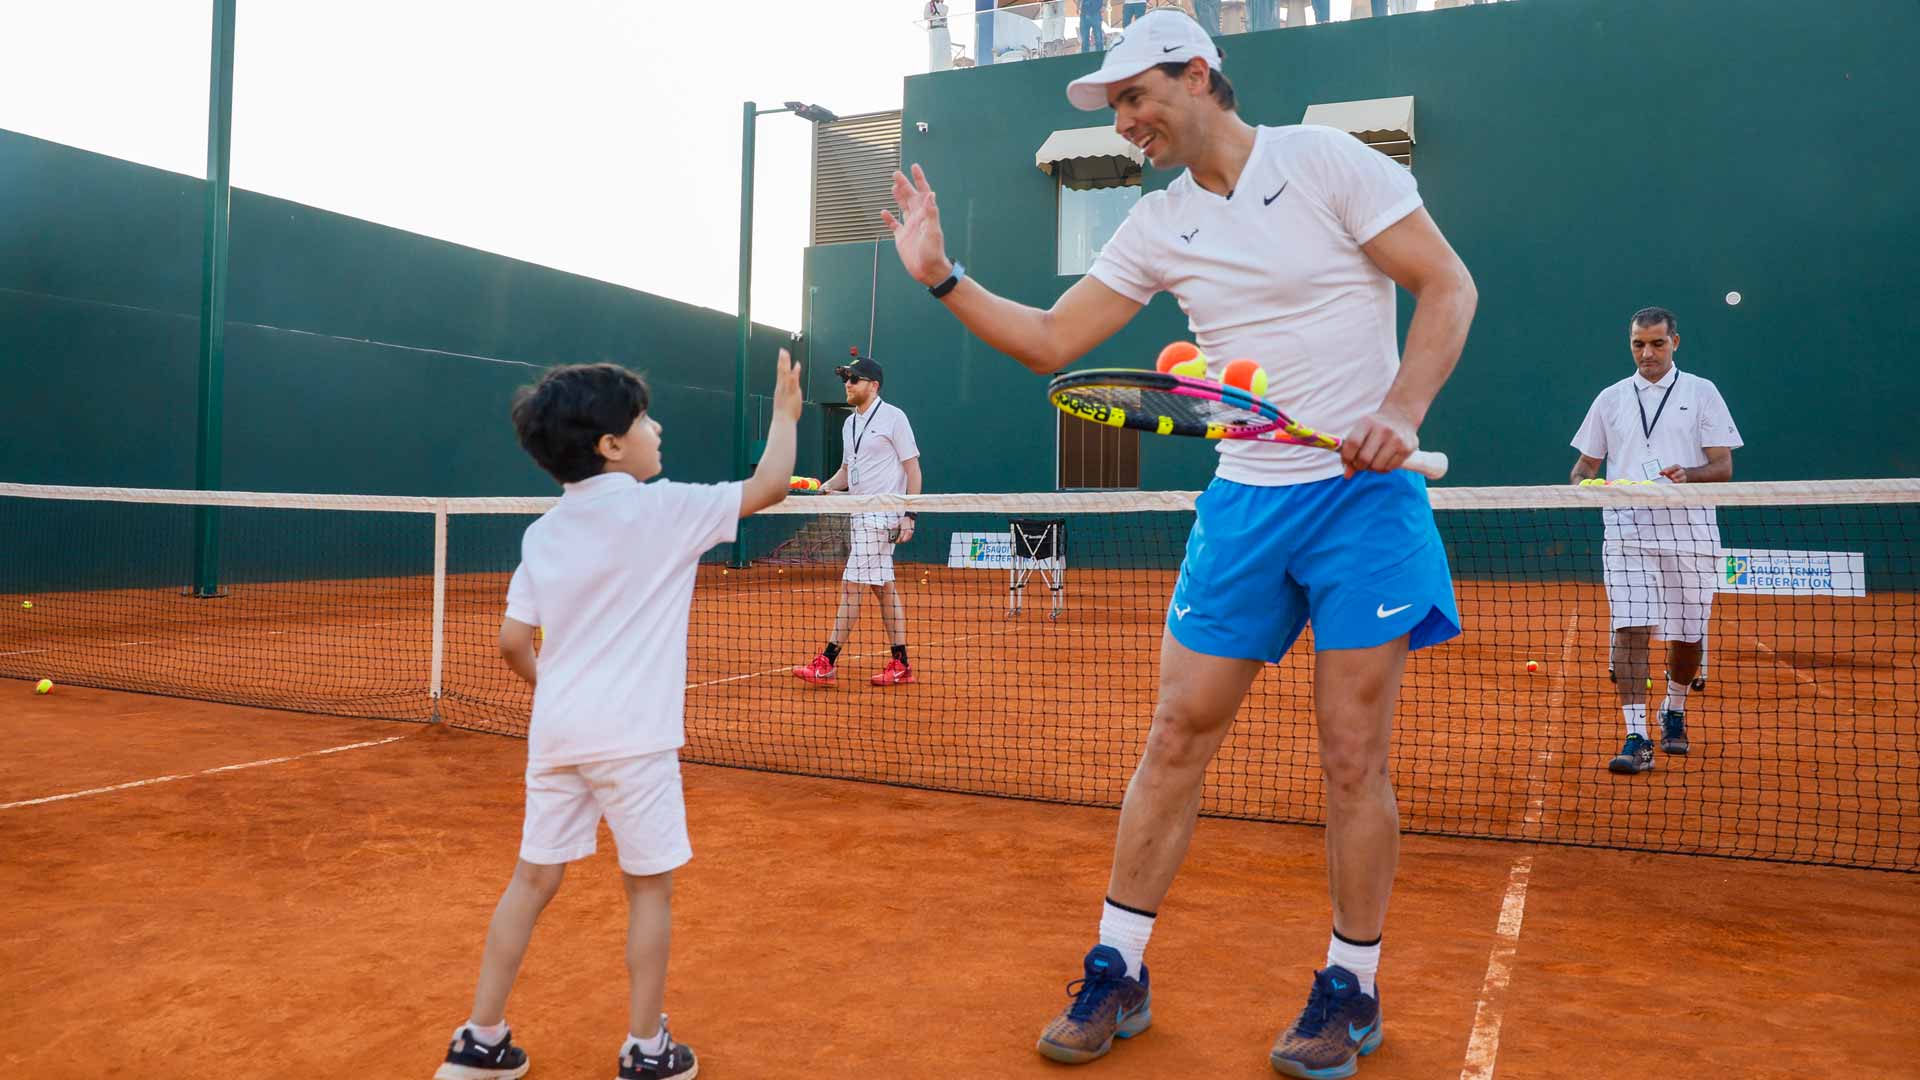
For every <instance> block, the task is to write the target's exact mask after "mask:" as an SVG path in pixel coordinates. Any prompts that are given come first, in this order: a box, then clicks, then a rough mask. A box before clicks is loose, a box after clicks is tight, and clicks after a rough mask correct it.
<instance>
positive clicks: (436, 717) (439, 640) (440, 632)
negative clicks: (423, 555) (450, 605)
mask: <svg viewBox="0 0 1920 1080" xmlns="http://www.w3.org/2000/svg"><path fill="white" fill-rule="evenodd" d="M446 651H447V501H446V500H445V499H441V500H440V505H439V506H438V507H437V508H436V509H435V510H434V512H433V670H432V673H431V675H430V676H429V678H430V680H431V683H432V686H431V694H432V698H433V715H432V717H431V719H432V721H433V722H434V723H436V724H437V723H439V722H440V675H441V667H442V664H443V662H444V660H445V658H446Z"/></svg>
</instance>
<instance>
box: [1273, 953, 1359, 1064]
mask: <svg viewBox="0 0 1920 1080" xmlns="http://www.w3.org/2000/svg"><path fill="white" fill-rule="evenodd" d="M1385 1037H1386V1035H1385V1030H1384V1027H1383V1025H1382V1023H1381V1019H1380V997H1379V988H1378V987H1375V992H1374V994H1373V995H1372V996H1369V995H1367V994H1363V993H1361V992H1360V980H1359V979H1358V978H1357V977H1355V975H1354V974H1353V973H1352V972H1351V971H1348V970H1347V969H1346V968H1343V967H1339V966H1332V967H1328V968H1326V969H1325V970H1323V971H1316V972H1314V973H1313V990H1312V991H1311V992H1309V993H1308V995H1307V1007H1306V1008H1305V1009H1303V1010H1301V1012H1300V1018H1299V1019H1297V1020H1295V1021H1294V1022H1293V1026H1292V1027H1289V1028H1288V1029H1287V1030H1285V1031H1283V1032H1281V1033H1280V1037H1279V1038H1278V1039H1275V1040H1274V1043H1273V1053H1271V1054H1269V1055H1267V1062H1268V1063H1269V1064H1271V1065H1272V1066H1273V1068H1274V1071H1275V1072H1278V1073H1280V1074H1281V1075H1282V1076H1301V1077H1306V1078H1307V1080H1338V1078H1339V1077H1343V1076H1352V1075H1353V1074H1354V1073H1356V1072H1359V1071H1360V1059H1361V1058H1363V1057H1365V1056H1367V1055H1368V1054H1371V1053H1373V1052H1374V1051H1375V1050H1378V1049H1380V1043H1381V1041H1382V1040H1383V1039H1385Z"/></svg>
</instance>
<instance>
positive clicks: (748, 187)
mask: <svg viewBox="0 0 1920 1080" xmlns="http://www.w3.org/2000/svg"><path fill="white" fill-rule="evenodd" d="M783 112H790V113H792V114H794V115H795V116H798V117H799V118H800V119H802V120H805V121H807V122H809V123H814V124H827V123H832V122H833V121H835V120H838V119H840V118H839V117H838V116H835V115H834V114H833V113H831V112H829V111H828V110H826V109H823V108H821V107H820V106H818V105H808V104H805V103H803V102H799V101H789V102H786V103H785V104H783V105H782V106H781V107H780V108H778V109H762V108H758V107H757V106H755V105H754V103H753V102H751V101H749V102H746V103H745V104H744V105H742V106H741V108H740V348H739V352H738V353H737V354H736V355H735V356H734V362H733V478H734V479H736V480H744V479H746V476H747V349H748V347H749V346H750V345H751V344H752V340H753V314H752V311H751V306H752V294H753V128H754V124H753V122H754V120H755V119H757V118H759V117H761V116H765V115H767V114H768V113H783Z"/></svg>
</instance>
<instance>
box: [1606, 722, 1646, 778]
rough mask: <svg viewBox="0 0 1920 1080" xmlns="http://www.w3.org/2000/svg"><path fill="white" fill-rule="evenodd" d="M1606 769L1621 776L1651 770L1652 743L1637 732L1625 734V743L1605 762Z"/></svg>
mask: <svg viewBox="0 0 1920 1080" xmlns="http://www.w3.org/2000/svg"><path fill="white" fill-rule="evenodd" d="M1607 771H1608V772H1615V773H1619V774H1620V775H1622V776H1632V775H1634V774H1635V773H1643V772H1652V771H1653V743H1652V742H1651V741H1650V740H1649V739H1648V738H1647V737H1646V736H1645V735H1642V734H1640V733H1639V732H1634V733H1633V734H1631V735H1628V736H1627V744H1626V745H1625V746H1622V747H1621V748H1620V752H1619V753H1617V754H1615V755H1613V760H1611V761H1609V762H1607Z"/></svg>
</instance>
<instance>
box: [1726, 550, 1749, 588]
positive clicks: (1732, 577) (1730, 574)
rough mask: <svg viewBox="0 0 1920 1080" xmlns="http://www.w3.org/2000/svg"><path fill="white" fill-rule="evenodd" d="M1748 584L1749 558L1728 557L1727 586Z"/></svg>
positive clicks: (1742, 556) (1740, 556)
mask: <svg viewBox="0 0 1920 1080" xmlns="http://www.w3.org/2000/svg"><path fill="white" fill-rule="evenodd" d="M1746 583H1747V557H1746V556H1745V555H1729V556H1727V584H1729V585H1745V584H1746Z"/></svg>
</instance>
